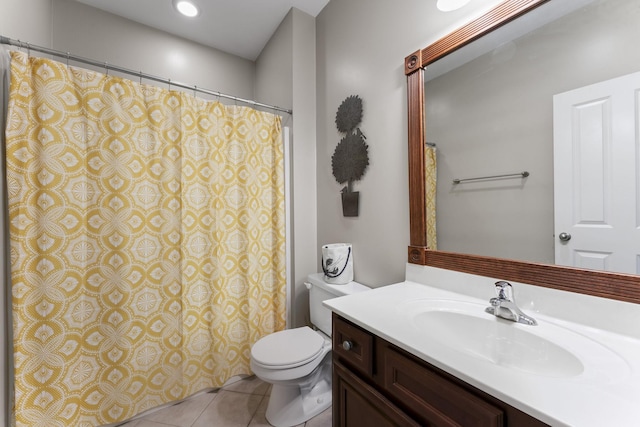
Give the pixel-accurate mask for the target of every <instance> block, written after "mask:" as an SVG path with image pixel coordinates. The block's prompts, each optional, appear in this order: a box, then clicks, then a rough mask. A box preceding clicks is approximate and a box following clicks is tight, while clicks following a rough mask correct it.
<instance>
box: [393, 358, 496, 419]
mask: <svg viewBox="0 0 640 427" xmlns="http://www.w3.org/2000/svg"><path fill="white" fill-rule="evenodd" d="M383 351H384V360H383V364H384V386H385V389H387V390H388V391H389V392H390V393H391V394H392V395H393V396H395V397H397V398H398V399H400V400H401V401H402V402H403V403H405V404H407V406H408V407H410V408H412V409H414V410H415V411H416V414H417V415H419V418H420V419H421V421H423V422H425V423H427V424H428V425H431V426H434V427H466V426H474V427H502V426H504V414H503V411H502V410H501V409H500V408H498V407H495V406H493V405H492V404H490V403H489V402H487V401H485V400H484V399H481V398H480V397H478V396H476V395H474V394H473V393H471V392H469V391H467V390H465V389H464V388H462V387H460V386H458V385H457V384H454V383H453V382H451V381H449V380H448V379H446V378H444V377H442V376H440V375H438V374H437V373H436V372H434V371H432V370H430V369H428V368H427V367H426V366H424V365H423V364H419V363H418V362H416V361H414V360H413V359H411V358H409V357H407V356H405V355H404V354H402V353H400V352H398V351H396V350H395V349H394V348H392V347H391V346H388V347H386V348H385V349H384V350H383Z"/></svg>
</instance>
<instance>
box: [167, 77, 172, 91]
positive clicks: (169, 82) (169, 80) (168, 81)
mask: <svg viewBox="0 0 640 427" xmlns="http://www.w3.org/2000/svg"><path fill="white" fill-rule="evenodd" d="M167 83H168V84H169V92H171V79H167Z"/></svg>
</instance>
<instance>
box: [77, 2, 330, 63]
mask: <svg viewBox="0 0 640 427" xmlns="http://www.w3.org/2000/svg"><path fill="white" fill-rule="evenodd" d="M76 1H78V2H81V3H85V4H87V5H89V6H93V7H96V8H98V9H102V10H105V11H107V12H110V13H113V14H115V15H119V16H122V17H125V18H128V19H130V20H132V21H136V22H139V23H141V24H144V25H148V26H150V27H154V28H157V29H159V30H162V31H165V32H167V33H171V34H175V35H177V36H180V37H184V38H186V39H189V40H193V41H196V42H198V43H201V44H204V45H207V46H211V47H214V48H216V49H219V50H222V51H224V52H228V53H231V54H233V55H236V56H240V57H242V58H246V59H249V60H252V61H253V60H255V59H256V58H257V57H258V55H259V54H260V52H261V51H262V49H263V48H264V46H265V45H266V44H267V42H268V41H269V39H270V38H271V36H272V35H273V33H274V32H275V30H276V29H277V28H278V25H279V24H280V23H281V22H282V20H283V19H284V17H285V16H286V15H287V13H288V12H289V10H290V9H291V8H292V7H295V8H297V9H300V10H302V11H303V12H306V13H308V14H309V15H311V16H314V17H315V16H317V15H318V13H320V11H321V10H322V9H323V8H324V7H325V6H326V4H327V3H328V2H329V0H193V3H195V4H196V5H197V6H198V8H199V9H200V15H199V16H197V17H195V18H186V17H183V16H182V15H180V14H178V12H176V11H175V9H174V8H173V4H172V2H171V0H76Z"/></svg>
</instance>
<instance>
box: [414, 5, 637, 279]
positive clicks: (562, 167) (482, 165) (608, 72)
mask: <svg viewBox="0 0 640 427" xmlns="http://www.w3.org/2000/svg"><path fill="white" fill-rule="evenodd" d="M639 22H640V3H638V1H637V0H571V1H570V2H568V1H566V0H551V1H550V2H548V3H546V4H544V5H542V6H540V7H538V8H537V9H535V10H533V11H532V12H530V13H528V14H526V15H525V16H523V17H520V18H518V19H516V20H515V21H513V22H511V23H509V24H507V25H505V26H504V27H502V28H501V29H499V30H497V31H494V32H493V33H491V34H489V35H487V36H485V37H483V38H481V39H479V40H477V41H475V42H473V43H471V44H469V45H467V46H466V47H464V48H463V49H461V50H459V51H456V52H454V53H452V54H451V55H449V56H447V57H445V58H443V59H441V60H439V61H437V62H436V63H434V64H432V65H429V66H427V67H426V69H425V100H426V101H425V102H426V106H425V116H426V117H425V120H426V138H427V142H429V143H434V144H435V145H436V147H437V148H436V149H437V180H438V181H437V192H436V206H437V208H436V209H437V214H436V216H437V221H436V224H437V235H438V248H437V249H438V250H445V251H450V252H459V253H467V254H475V255H485V256H491V257H498V258H508V259H516V260H523V261H532V262H541V263H555V262H556V253H562V252H566V251H568V250H569V249H568V248H569V247H570V246H569V245H572V244H574V243H577V242H579V238H578V237H575V236H573V237H572V239H571V240H570V241H566V242H561V241H560V240H559V239H558V236H556V234H558V235H559V234H560V232H561V231H564V230H556V229H554V208H557V207H560V209H562V210H563V211H564V213H565V214H567V213H568V214H569V216H570V217H572V218H571V221H573V222H578V223H581V224H582V225H583V226H584V227H583V228H588V229H590V230H591V229H607V228H611V227H610V226H611V224H610V222H611V218H612V216H615V212H616V209H617V208H616V207H615V206H613V207H612V205H611V203H610V202H611V199H612V198H615V197H614V195H615V194H616V192H617V191H618V188H619V185H618V184H619V183H620V181H621V177H620V176H618V175H620V174H618V175H615V174H614V172H615V171H616V170H619V169H620V166H619V165H618V164H617V163H616V162H617V161H618V160H617V157H616V156H617V154H615V150H613V151H612V146H615V144H617V139H616V135H615V134H614V135H611V134H610V133H611V131H610V128H609V127H608V124H607V123H608V120H612V119H611V118H610V117H609V116H607V115H606V114H608V110H607V108H610V107H609V106H607V105H604V106H599V107H597V108H592V109H587V110H588V111H586V113H584V114H583V115H582V116H580V118H579V119H580V120H579V124H578V125H576V123H574V122H573V121H572V119H571V115H572V114H573V115H574V116H575V115H576V114H578V115H579V114H582V113H580V112H578V113H576V111H579V110H576V108H575V105H574V106H573V107H565V109H567V111H569V113H568V115H567V114H565V115H564V116H563V115H561V114H559V113H558V111H559V109H561V108H562V106H558V105H556V106H555V108H554V96H555V95H558V94H563V93H566V92H568V91H574V90H578V89H582V88H585V87H589V86H591V85H596V84H600V83H602V82H606V81H609V80H611V79H614V78H618V77H620V76H626V75H629V74H632V73H635V72H638V71H640V49H638V48H637V46H636V44H637V43H638V42H639V41H640V25H639V24H638V23H639ZM607 96H608V95H602V96H600V95H598V96H596V97H595V98H593V97H592V98H591V99H596V98H597V99H605V98H607ZM556 98H558V97H556ZM560 98H561V97H560ZM637 99H638V100H639V101H638V102H637V103H636V104H640V97H638V98H637ZM590 102H591V101H590ZM605 104H606V103H605ZM589 105H591V104H589ZM594 105H595V104H594ZM598 105H600V104H598ZM634 108H637V105H636V107H634ZM554 109H555V111H556V113H555V114H556V118H555V120H554ZM605 110H607V111H605ZM634 111H637V110H634ZM605 113H606V114H605ZM598 114H600V115H598ZM635 116H636V117H635V118H634V120H635V121H636V122H637V118H638V114H637V112H636V113H635ZM625 120H626V119H625ZM554 126H556V129H555V131H554ZM563 126H564V129H565V131H566V128H567V127H568V128H569V132H570V134H569V137H566V136H565V140H566V139H567V138H569V140H570V142H569V145H571V144H573V145H572V147H573V150H574V152H573V154H571V155H570V157H571V156H573V157H572V158H570V159H569V161H566V156H565V157H563V158H562V159H558V158H556V159H554V132H555V139H556V141H557V140H558V137H557V135H558V132H561V131H559V130H558V128H561V129H562V128H563ZM572 126H573V128H572ZM576 126H578V127H577V128H576ZM639 128H640V127H638V126H635V129H634V131H633V132H634V136H633V138H632V139H633V141H632V143H633V146H632V147H630V148H629V149H628V150H627V151H626V154H625V155H623V156H622V157H623V158H624V157H627V158H632V159H633V160H634V163H635V166H634V167H635V168H640V166H637V165H640V161H639V159H638V150H637V144H636V142H637V140H638V137H637V134H638V129H639ZM571 129H573V130H571ZM571 132H573V133H571ZM580 132H583V133H585V134H586V135H587V136H589V135H592V134H596V135H597V137H593V138H591V140H590V141H587V143H586V146H585V145H584V144H583V145H581V146H579V149H576V148H575V147H576V145H575V144H574V143H572V142H571V139H572V138H576V135H579V134H580ZM583 136H584V135H583ZM587 139H589V138H587ZM585 147H586V148H585ZM556 149H557V148H556ZM586 151H590V152H592V154H593V153H595V155H596V156H600V158H601V161H600V163H598V161H594V160H588V159H587V160H585V158H586V157H585V156H586V154H585V152H586ZM612 153H613V154H612ZM576 161H577V162H578V163H580V162H582V163H581V164H582V167H578V166H576V164H575V162H576ZM572 162H574V163H572ZM590 162H591V163H590ZM603 162H604V163H603ZM554 164H555V166H556V172H555V173H556V174H557V176H556V177H555V178H554ZM558 170H559V171H560V172H559V174H558ZM524 171H526V172H528V173H529V176H527V177H522V176H521V175H517V174H519V173H521V172H524ZM563 171H564V172H563ZM587 171H588V173H587ZM625 171H626V172H625V173H627V174H629V176H628V177H627V178H628V181H629V182H630V184H631V185H632V186H633V187H632V193H633V194H629V196H628V197H626V196H625V199H630V200H631V204H632V205H633V206H631V205H629V206H630V208H629V209H632V210H631V212H630V213H631V216H633V218H632V221H633V227H632V228H635V229H638V225H640V220H639V219H638V218H639V217H638V215H637V214H636V210H635V206H636V204H637V202H636V200H637V193H638V190H637V188H638V186H637V182H638V176H640V169H638V170H627V169H625ZM504 174H516V176H514V177H502V178H494V179H480V180H469V181H466V179H469V178H477V177H487V176H495V175H504ZM623 178H624V177H623ZM455 179H461V180H465V181H462V182H460V183H457V184H456V183H454V180H455ZM567 183H569V184H571V185H569V187H570V188H569V191H573V190H576V189H578V190H580V191H578V192H575V193H574V194H569V195H566V194H565V195H563V196H562V198H560V199H556V200H555V201H554V188H555V189H556V191H559V190H558V188H559V187H567V185H564V184H567ZM561 184H562V185H561ZM572 187H575V188H572ZM562 191H564V192H565V193H566V191H567V190H566V188H563V190H562ZM630 191H631V190H630ZM563 194H564V193H563ZM594 194H595V195H596V196H597V197H592V196H593V195H594ZM590 197H591V198H590ZM592 198H593V199H594V200H592ZM559 200H560V201H559ZM567 204H568V206H569V208H566V206H567ZM585 212H586V213H585ZM565 216H566V215H565ZM567 232H568V233H567V234H570V233H571V232H572V231H570V230H569V229H567ZM576 233H577V232H576ZM621 236H624V234H623V235H618V237H617V238H615V239H617V240H618V241H619V240H621ZM595 240H599V238H598V237H596V238H595ZM622 240H624V239H622ZM635 240H636V241H638V239H635ZM613 250H614V249H611V248H609V247H605V248H598V249H595V250H593V249H591V250H590V251H591V252H589V254H594V256H593V257H591V258H589V257H588V256H586V255H585V257H583V258H580V259H574V258H572V260H571V261H570V262H567V263H565V262H564V261H563V262H561V263H562V264H565V265H570V264H571V263H573V264H571V265H575V266H578V267H583V268H597V269H604V270H611V271H622V272H635V273H637V269H636V268H635V265H637V264H638V263H637V262H635V264H634V268H633V271H631V270H624V269H618V268H617V267H616V266H615V265H613V266H612V265H611V264H610V263H609V260H608V257H607V255H606V254H608V253H609V252H612V251H613ZM615 250H618V249H617V248H616V249H615ZM633 251H634V249H633V248H631V249H630V250H629V254H628V256H627V258H628V259H629V260H631V259H634V260H635V259H636V258H637V257H636V254H635V253H632V252H633ZM587 252H588V251H586V252H584V254H587ZM638 252H640V251H638ZM603 254H604V255H603ZM587 255H588V254H587ZM570 256H573V255H570ZM594 260H595V261H594ZM559 263H560V262H559Z"/></svg>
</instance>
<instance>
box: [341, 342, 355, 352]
mask: <svg viewBox="0 0 640 427" xmlns="http://www.w3.org/2000/svg"><path fill="white" fill-rule="evenodd" d="M342 348H344V349H345V350H347V351H349V350H351V349H352V348H353V344H352V343H351V341H348V340H347V341H344V342H343V343H342Z"/></svg>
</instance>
